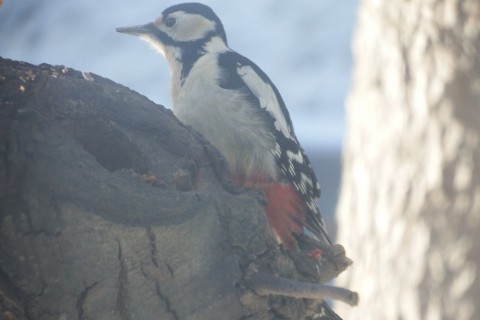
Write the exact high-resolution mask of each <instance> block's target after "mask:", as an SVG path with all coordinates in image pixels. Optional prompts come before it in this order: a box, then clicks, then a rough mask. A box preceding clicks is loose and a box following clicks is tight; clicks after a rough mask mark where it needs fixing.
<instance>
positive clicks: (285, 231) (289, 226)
mask: <svg viewBox="0 0 480 320" xmlns="http://www.w3.org/2000/svg"><path fill="white" fill-rule="evenodd" d="M265 194H266V197H267V206H266V207H265V214H266V215H267V219H268V222H269V223H270V226H271V227H272V228H273V231H274V232H275V235H276V236H277V238H278V239H279V240H280V242H282V243H283V245H284V246H285V248H286V249H290V248H291V247H293V246H295V244H296V240H295V238H294V237H293V236H292V232H295V233H302V231H303V230H302V229H303V225H304V224H305V212H304V209H303V206H302V203H301V200H300V198H299V196H298V194H297V192H296V191H295V189H294V188H293V186H291V185H288V184H280V183H276V184H272V185H270V186H269V187H267V188H266V189H265Z"/></svg>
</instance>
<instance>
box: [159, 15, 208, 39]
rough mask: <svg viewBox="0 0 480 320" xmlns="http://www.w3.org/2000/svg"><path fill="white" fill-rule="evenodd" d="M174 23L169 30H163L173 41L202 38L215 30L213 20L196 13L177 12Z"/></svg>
mask: <svg viewBox="0 0 480 320" xmlns="http://www.w3.org/2000/svg"><path fill="white" fill-rule="evenodd" d="M175 17H176V19H177V23H176V25H175V26H174V27H173V28H172V30H171V31H169V30H165V32H166V33H167V34H168V35H169V36H170V37H171V38H172V39H174V40H175V41H195V40H199V39H203V38H204V37H205V36H206V35H207V34H208V33H209V32H211V31H214V30H215V22H214V21H211V20H208V19H206V18H205V17H203V16H201V15H198V14H186V13H183V14H180V13H179V14H178V15H175Z"/></svg>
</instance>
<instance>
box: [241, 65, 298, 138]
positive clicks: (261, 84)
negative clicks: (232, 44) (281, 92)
mask: <svg viewBox="0 0 480 320" xmlns="http://www.w3.org/2000/svg"><path fill="white" fill-rule="evenodd" d="M237 73H238V75H239V76H240V77H241V78H242V80H243V82H245V84H246V85H247V87H248V88H249V89H250V91H252V93H253V94H254V95H255V96H256V97H257V98H258V101H259V102H260V106H261V107H262V108H264V109H265V110H267V111H268V112H269V113H270V114H271V115H272V117H273V119H275V122H274V125H275V129H277V130H278V131H280V132H281V133H282V134H283V136H284V137H285V138H287V139H290V140H294V139H293V138H292V135H291V132H290V128H289V126H288V124H287V121H286V119H285V117H284V115H283V112H282V109H281V108H280V105H279V103H278V99H277V95H276V94H275V91H273V88H272V87H271V86H270V84H268V83H266V82H265V81H263V80H262V78H260V76H259V75H258V74H257V73H256V72H255V70H253V68H252V67H250V66H238V68H237Z"/></svg>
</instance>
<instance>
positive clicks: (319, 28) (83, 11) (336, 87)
mask: <svg viewBox="0 0 480 320" xmlns="http://www.w3.org/2000/svg"><path fill="white" fill-rule="evenodd" d="M178 2H179V1H141V2H134V1H123V0H120V1H119V0H116V1H111V0H107V1H95V0H83V1H74V2H70V1H68V2H67V1H61V0H49V1H38V0H23V1H13V0H6V1H4V4H3V6H2V7H0V56H2V57H3V58H10V59H14V60H22V61H26V62H29V63H33V64H40V63H48V64H53V65H66V66H68V67H72V68H75V69H77V70H80V71H89V72H93V73H96V74H98V75H101V76H103V77H107V78H110V79H112V80H114V81H116V82H118V83H121V84H123V85H125V86H127V87H129V88H131V89H133V90H135V91H137V92H139V93H141V94H143V95H145V96H147V97H148V98H149V99H151V100H153V101H154V102H156V103H158V104H161V105H164V106H166V107H168V108H170V107H171V101H170V95H169V71H168V68H167V64H166V62H165V61H164V60H163V58H162V57H161V56H160V55H159V54H157V53H156V52H154V51H153V49H151V48H149V46H148V45H147V44H146V43H144V42H142V41H139V39H136V38H134V37H131V36H126V35H122V34H118V33H116V32H115V28H116V27H119V26H128V25H136V24H143V23H147V22H150V21H152V20H153V19H154V18H155V17H156V16H158V15H159V14H160V13H161V12H162V11H163V10H164V9H165V8H166V7H168V6H170V5H172V4H176V3H178ZM203 3H205V4H207V5H209V6H211V7H212V8H213V9H214V11H215V12H216V13H217V14H218V16H219V17H220V19H221V20H222V22H223V24H224V26H225V29H226V32H227V37H228V40H229V45H230V47H231V48H233V49H234V50H236V51H238V52H239V53H240V54H243V55H245V56H246V57H248V58H250V59H251V60H252V61H254V62H255V63H256V64H258V65H259V66H260V67H261V68H262V69H263V70H264V71H265V72H266V73H267V74H268V75H269V76H270V78H271V79H272V80H273V82H274V83H275V84H276V86H277V87H278V89H279V90H280V92H281V93H282V96H283V98H284V100H285V102H286V104H287V107H288V108H289V110H290V115H291V117H292V121H293V123H294V126H295V130H296V133H297V136H298V138H299V140H300V142H301V143H302V144H303V146H304V148H305V149H306V151H307V153H308V154H309V156H310V157H311V160H312V162H313V163H314V166H315V169H316V173H317V175H318V177H319V180H320V183H321V185H322V197H321V200H320V208H321V210H322V211H323V214H324V215H325V217H326V220H327V222H328V223H329V224H330V230H332V231H331V232H332V233H334V230H333V225H332V224H333V220H332V218H333V214H334V210H335V205H336V201H337V197H338V189H339V181H340V171H341V162H340V161H341V148H342V141H343V132H344V129H345V123H344V114H345V113H344V103H345V99H346V96H347V91H348V89H349V85H350V70H351V67H352V58H351V52H350V43H351V39H352V33H353V28H354V25H355V19H356V10H357V1H354V0H346V1H340V2H339V1H335V0H323V1H307V0H297V1H287V0H263V1H256V2H253V1H252V2H248V4H246V2H245V1H228V2H227V1H220V0H210V1H203Z"/></svg>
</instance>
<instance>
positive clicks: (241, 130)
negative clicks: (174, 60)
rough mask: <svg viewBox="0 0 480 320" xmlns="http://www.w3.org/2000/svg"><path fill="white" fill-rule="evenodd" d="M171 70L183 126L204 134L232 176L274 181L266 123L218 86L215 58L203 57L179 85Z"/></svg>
mask: <svg viewBox="0 0 480 320" xmlns="http://www.w3.org/2000/svg"><path fill="white" fill-rule="evenodd" d="M175 70H177V71H179V70H178V68H172V97H173V111H174V113H175V115H176V116H177V117H178V118H179V119H180V120H181V121H182V122H183V123H185V124H188V125H190V126H192V127H193V128H194V129H195V130H197V131H199V132H200V133H201V134H203V135H204V136H205V137H206V138H207V139H208V140H209V141H210V142H211V143H212V144H213V145H214V146H215V147H217V148H218V149H219V150H220V152H221V153H222V154H223V155H224V157H225V158H226V159H227V161H228V163H229V165H230V168H231V170H232V173H233V174H238V175H243V176H245V177H248V176H251V175H255V174H262V175H263V176H265V177H269V178H271V179H273V180H277V177H278V169H277V166H276V162H275V159H274V156H273V154H272V150H273V149H274V147H275V139H274V137H273V135H272V134H271V133H270V130H269V129H268V126H267V124H266V123H265V122H264V121H263V119H262V118H261V117H260V116H259V114H258V113H257V112H258V111H257V110H256V108H255V107H254V106H251V105H250V104H248V102H247V100H246V99H244V97H243V96H242V95H241V93H239V92H237V91H235V90H227V89H223V88H221V87H219V86H218V82H217V79H218V78H219V76H220V75H219V74H218V72H219V69H218V66H217V55H216V54H206V55H204V56H202V57H201V58H200V59H199V60H198V61H197V62H196V63H195V64H194V66H193V67H192V69H191V71H190V73H189V75H188V77H187V79H185V82H184V84H183V85H182V86H180V79H179V78H180V77H179V72H175Z"/></svg>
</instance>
